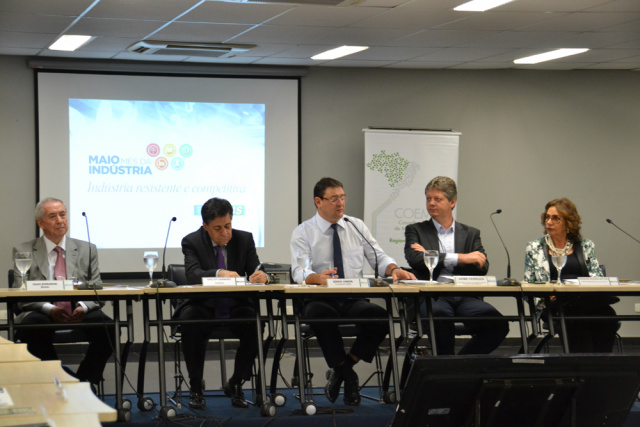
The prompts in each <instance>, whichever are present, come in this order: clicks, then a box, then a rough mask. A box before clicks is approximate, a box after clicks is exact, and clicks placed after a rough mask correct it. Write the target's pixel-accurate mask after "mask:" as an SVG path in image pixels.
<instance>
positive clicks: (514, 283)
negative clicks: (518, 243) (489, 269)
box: [489, 209, 520, 286]
mask: <svg viewBox="0 0 640 427" xmlns="http://www.w3.org/2000/svg"><path fill="white" fill-rule="evenodd" d="M500 213H502V209H498V210H497V211H495V212H494V213H492V214H491V215H489V219H490V220H491V223H492V224H493V228H495V229H496V233H498V237H499V238H500V242H502V247H504V251H505V252H506V253H507V277H506V278H504V279H502V280H500V281H499V282H498V286H520V282H518V281H517V280H515V279H512V278H511V257H510V256H509V251H508V250H507V245H505V244H504V240H502V236H500V232H499V231H498V227H496V223H495V222H493V216H494V215H496V214H500Z"/></svg>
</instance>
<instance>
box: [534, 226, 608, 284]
mask: <svg viewBox="0 0 640 427" xmlns="http://www.w3.org/2000/svg"><path fill="white" fill-rule="evenodd" d="M580 246H581V247H582V253H583V254H584V258H583V260H584V261H583V260H580V261H581V262H584V263H585V264H586V267H587V271H588V272H589V276H591V277H596V276H603V274H602V271H601V270H600V266H599V264H598V259H597V258H596V252H595V245H594V244H593V242H592V241H591V240H587V239H582V241H581V242H580ZM547 254H548V248H547V244H546V242H545V241H544V237H541V238H539V239H538V240H534V241H533V242H529V243H528V244H527V249H526V254H525V257H524V281H525V282H529V283H531V282H548V281H549V280H550V274H551V273H550V271H549V259H548V257H547ZM578 259H580V257H578Z"/></svg>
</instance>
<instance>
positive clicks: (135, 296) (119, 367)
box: [0, 284, 144, 421]
mask: <svg viewBox="0 0 640 427" xmlns="http://www.w3.org/2000/svg"><path fill="white" fill-rule="evenodd" d="M143 294H144V290H143V289H142V288H134V287H128V286H120V285H118V286H115V285H107V284H103V289H101V290H76V289H68V290H58V289H48V290H23V289H19V288H9V289H0V302H4V303H6V304H7V322H6V323H5V324H1V325H0V330H6V331H7V334H8V337H9V340H10V341H13V340H14V339H15V338H14V334H15V330H16V329H20V328H51V329H83V328H90V327H95V326H96V324H95V323H82V322H81V323H52V324H47V325H20V324H16V323H15V321H14V305H15V304H17V303H20V302H33V301H69V300H82V299H86V300H94V301H111V302H112V307H113V324H109V325H108V326H109V327H113V328H114V331H115V340H114V349H113V350H114V357H116V359H117V360H116V363H115V364H114V365H115V383H116V384H115V390H116V409H117V412H118V419H119V420H121V421H125V420H126V419H128V418H130V415H131V414H130V411H129V409H130V407H129V402H128V401H125V399H123V396H122V383H123V377H124V372H125V368H126V362H127V356H128V352H129V348H130V347H131V344H132V343H133V341H134V334H133V309H132V302H133V301H136V300H140V299H141V298H142V296H143ZM121 301H123V302H124V303H125V305H126V310H125V319H126V320H121V310H120V302H121ZM121 328H127V341H126V343H125V345H124V346H122V345H121V342H120V340H121V337H122V333H121ZM16 345H20V346H22V345H24V346H25V349H26V344H16ZM87 386H88V385H87Z"/></svg>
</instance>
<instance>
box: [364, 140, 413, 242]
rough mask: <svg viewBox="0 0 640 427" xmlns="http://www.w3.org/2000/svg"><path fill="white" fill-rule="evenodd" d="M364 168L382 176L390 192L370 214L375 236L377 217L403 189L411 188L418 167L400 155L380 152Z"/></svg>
mask: <svg viewBox="0 0 640 427" xmlns="http://www.w3.org/2000/svg"><path fill="white" fill-rule="evenodd" d="M366 167H367V168H368V169H369V170H371V171H373V172H379V173H381V174H383V175H384V177H385V178H386V180H387V184H388V185H389V189H390V190H391V191H390V192H389V194H388V197H387V199H386V200H384V201H383V202H382V203H381V204H380V205H379V206H378V207H377V208H375V209H374V210H373V211H372V212H371V224H372V227H371V231H372V233H373V235H374V236H375V235H377V231H378V230H377V228H378V227H377V224H378V221H377V220H378V216H379V215H380V214H381V213H382V212H383V211H384V209H385V208H386V207H388V206H389V205H391V203H393V201H394V200H396V199H397V198H398V196H399V195H400V193H402V191H403V190H404V189H405V188H407V187H410V186H411V184H412V183H413V181H414V179H415V177H416V173H417V171H418V169H420V165H419V164H418V163H416V162H412V161H410V160H408V159H405V158H404V157H402V156H400V153H397V152H396V153H392V154H387V152H386V150H380V153H379V154H374V155H373V156H372V159H371V161H370V162H369V163H367V164H366ZM383 192H384V190H383V189H380V193H383ZM397 227H401V229H402V230H404V225H403V224H398V225H397ZM391 243H396V244H398V243H404V240H402V242H400V241H396V242H391Z"/></svg>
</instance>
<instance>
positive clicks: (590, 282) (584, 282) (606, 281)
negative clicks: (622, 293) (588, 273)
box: [578, 277, 620, 286]
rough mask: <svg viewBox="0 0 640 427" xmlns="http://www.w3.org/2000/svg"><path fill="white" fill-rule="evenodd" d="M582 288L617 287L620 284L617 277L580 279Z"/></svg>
mask: <svg viewBox="0 0 640 427" xmlns="http://www.w3.org/2000/svg"><path fill="white" fill-rule="evenodd" d="M578 284H579V285H581V286H610V285H613V286H616V285H619V284H620V281H619V280H618V278H617V277H578Z"/></svg>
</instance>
